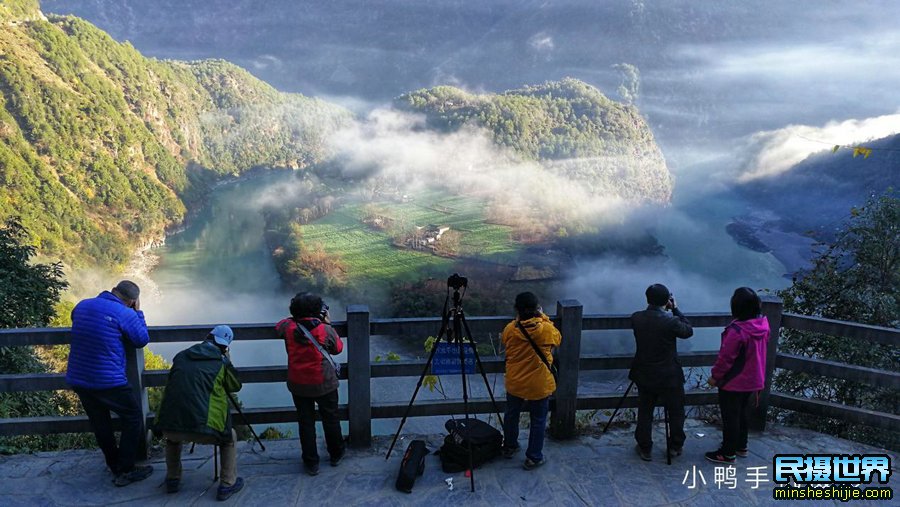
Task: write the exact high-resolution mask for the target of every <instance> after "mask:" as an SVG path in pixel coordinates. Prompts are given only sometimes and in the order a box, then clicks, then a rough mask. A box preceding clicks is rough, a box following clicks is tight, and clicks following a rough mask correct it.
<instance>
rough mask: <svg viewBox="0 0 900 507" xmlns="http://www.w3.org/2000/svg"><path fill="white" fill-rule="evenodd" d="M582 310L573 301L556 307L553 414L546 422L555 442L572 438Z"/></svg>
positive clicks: (576, 396)
mask: <svg viewBox="0 0 900 507" xmlns="http://www.w3.org/2000/svg"><path fill="white" fill-rule="evenodd" d="M583 310H584V309H583V307H582V306H581V303H579V302H578V301H577V300H575V299H565V300H562V301H558V302H557V303H556V317H557V318H558V319H559V331H560V333H561V334H562V343H561V344H560V346H559V351H558V352H557V357H556V360H557V362H558V365H557V366H558V368H559V380H558V381H557V385H556V411H555V412H553V414H552V416H551V418H550V431H551V433H552V434H553V436H554V437H555V438H571V437H573V436H575V415H576V414H575V411H576V403H577V402H578V363H579V361H580V360H581V327H582V313H583Z"/></svg>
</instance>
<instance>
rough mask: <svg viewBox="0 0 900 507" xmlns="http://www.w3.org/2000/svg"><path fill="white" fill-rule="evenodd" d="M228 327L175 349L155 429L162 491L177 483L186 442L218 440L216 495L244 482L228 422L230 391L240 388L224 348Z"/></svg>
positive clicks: (229, 332)
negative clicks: (162, 442) (161, 450)
mask: <svg viewBox="0 0 900 507" xmlns="http://www.w3.org/2000/svg"><path fill="white" fill-rule="evenodd" d="M233 339H234V333H233V332H232V330H231V328H230V327H228V326H225V325H220V326H216V327H215V328H213V330H212V331H210V333H209V335H207V337H206V340H204V341H203V342H201V343H198V344H196V345H194V346H192V347H190V348H188V349H185V350H182V351H181V352H179V353H178V354H177V355H176V356H175V359H173V360H172V368H171V369H170V370H169V377H168V379H167V380H166V390H165V391H164V394H163V399H162V403H160V407H159V413H158V414H157V415H156V428H157V430H160V431H162V433H163V436H164V437H165V438H166V492H168V493H175V492H177V491H178V490H179V489H180V488H181V472H182V469H181V450H182V444H183V443H184V442H196V443H199V444H212V445H218V446H219V448H220V449H221V455H222V476H221V479H220V481H219V489H218V491H217V492H216V498H217V499H218V500H228V498H230V497H231V495H233V494H235V493H237V492H238V491H240V490H241V488H243V487H244V479H243V478H241V477H238V476H237V452H236V450H235V442H236V441H237V434H236V433H235V431H234V428H233V427H232V423H231V410H230V408H229V403H233V400H229V398H231V393H236V392H238V391H240V390H241V382H240V380H238V378H237V371H236V370H235V369H234V366H233V365H232V364H231V357H230V356H229V354H228V347H229V345H231V341H232V340H233Z"/></svg>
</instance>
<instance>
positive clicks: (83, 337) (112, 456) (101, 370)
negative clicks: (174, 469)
mask: <svg viewBox="0 0 900 507" xmlns="http://www.w3.org/2000/svg"><path fill="white" fill-rule="evenodd" d="M140 295H141V290H140V288H139V287H138V286H137V284H135V283H134V282H131V281H129V280H123V281H121V282H119V284H118V285H116V287H115V288H113V289H112V290H111V291H104V292H103V293H101V294H100V295H99V296H97V297H95V298H91V299H85V300H83V301H81V302H79V303H78V304H77V305H75V309H74V310H72V345H71V350H70V352H69V365H68V368H67V371H66V382H68V383H69V385H71V386H72V389H73V390H74V391H75V393H76V394H77V395H78V398H79V399H81V405H82V406H83V407H84V412H85V413H86V414H87V416H88V419H89V420H90V422H91V428H92V429H93V430H94V436H95V437H96V438H97V445H98V446H99V447H100V449H101V450H102V451H103V456H104V457H105V458H106V465H107V466H108V467H109V469H110V471H112V473H113V474H114V475H115V476H116V478H115V480H114V482H115V484H116V486H126V485H128V484H131V483H132V482H136V481H141V480H144V479H146V478H147V477H149V476H150V474H151V473H153V467H152V466H149V465H147V466H135V464H134V462H135V457H136V455H137V448H138V445H139V443H140V440H141V436H142V435H143V432H144V421H143V412H142V410H141V405H140V403H139V402H138V399H137V397H136V396H135V393H134V392H133V391H132V389H131V386H130V385H129V384H128V379H127V378H126V377H125V347H126V344H127V346H133V347H137V348H142V347H144V346H145V345H147V343H148V342H149V341H150V336H149V334H148V333H147V323H146V322H145V321H144V313H143V312H142V311H141V301H140ZM110 412H115V413H116V414H117V415H118V416H119V419H120V421H121V423H122V436H121V438H120V439H119V440H120V442H119V445H118V446H117V445H116V439H115V436H114V435H113V430H112V418H111V416H110Z"/></svg>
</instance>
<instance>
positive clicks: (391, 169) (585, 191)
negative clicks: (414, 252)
mask: <svg viewBox="0 0 900 507" xmlns="http://www.w3.org/2000/svg"><path fill="white" fill-rule="evenodd" d="M331 150H332V151H333V152H334V153H336V156H337V160H338V161H339V163H340V165H341V166H342V167H343V171H344V174H345V176H348V177H354V178H363V179H365V178H370V177H381V178H386V179H388V180H390V181H391V182H393V183H394V184H397V185H399V186H400V187H401V188H403V189H405V191H407V192H415V191H421V190H424V189H430V188H437V189H445V190H450V191H452V192H454V193H460V194H464V195H471V196H475V197H480V198H485V199H487V200H489V201H490V202H493V203H496V204H500V205H502V206H504V207H505V208H510V207H511V208H521V209H527V210H533V211H539V212H540V213H544V214H550V215H552V216H553V217H555V218H559V219H561V220H581V221H585V220H586V221H592V222H604V221H606V220H609V219H611V218H614V219H615V220H617V221H618V220H619V219H620V218H621V216H622V210H624V209H628V208H630V207H631V205H632V204H633V203H630V202H629V201H627V200H625V199H623V198H622V197H620V196H618V195H617V194H616V193H615V191H614V190H613V189H611V188H604V187H602V186H601V185H595V186H594V187H593V188H591V187H590V186H589V184H588V182H586V181H579V180H577V179H573V178H571V177H569V176H567V175H566V173H567V172H569V171H570V170H571V168H572V165H573V164H578V163H580V162H589V163H595V164H605V165H607V166H616V165H617V164H618V165H619V166H622V165H625V164H631V165H633V164H635V163H638V164H640V163H642V162H641V161H639V160H638V161H634V160H631V159H630V158H629V159H628V160H624V159H621V160H620V158H616V157H606V158H604V159H603V160H600V159H591V160H566V161H554V162H553V163H548V164H544V165H542V164H539V163H537V162H531V161H525V160H522V159H521V158H520V157H519V156H518V155H517V154H515V153H514V152H512V151H511V150H508V149H504V148H501V147H498V146H497V145H496V144H494V142H493V140H492V139H491V138H490V135H489V133H488V132H487V131H485V130H483V129H480V128H476V127H472V126H464V127H462V128H460V129H459V130H457V131H455V132H451V133H443V132H438V131H435V130H432V129H429V128H427V126H426V124H425V119H424V117H422V116H419V115H413V114H408V113H403V112H399V111H396V110H389V109H376V110H375V111H373V112H372V113H371V114H370V115H369V116H368V118H366V119H365V121H360V122H356V123H354V124H353V125H352V126H351V127H349V128H347V129H344V130H342V131H339V132H338V133H337V134H336V135H334V136H333V137H332V141H331ZM594 179H595V180H596V178H594Z"/></svg>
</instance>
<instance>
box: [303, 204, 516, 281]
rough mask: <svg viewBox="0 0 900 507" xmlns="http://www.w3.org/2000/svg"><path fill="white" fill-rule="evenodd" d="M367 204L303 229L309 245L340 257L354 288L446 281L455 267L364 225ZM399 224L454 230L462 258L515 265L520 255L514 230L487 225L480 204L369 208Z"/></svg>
mask: <svg viewBox="0 0 900 507" xmlns="http://www.w3.org/2000/svg"><path fill="white" fill-rule="evenodd" d="M365 206H367V205H365V204H360V203H351V204H346V205H344V206H341V207H339V208H338V209H336V210H335V211H332V212H331V213H329V214H328V215H326V216H324V217H322V218H320V219H318V220H315V221H313V222H311V223H309V224H306V225H304V226H303V227H302V230H303V239H304V242H307V243H308V244H315V243H321V244H322V245H323V246H324V248H325V250H326V252H328V253H330V254H334V255H336V256H338V257H340V259H341V261H342V262H343V264H344V265H345V266H346V268H347V275H348V278H349V279H350V280H351V284H356V283H360V282H364V283H376V284H386V283H389V282H394V281H415V280H419V279H421V278H422V277H423V276H429V275H431V274H432V273H434V274H436V275H437V276H446V273H448V272H449V271H450V270H451V269H452V266H453V264H454V263H455V261H454V260H453V259H448V258H445V257H440V256H437V255H434V254H432V253H430V252H426V251H415V250H408V249H403V248H399V247H397V246H394V245H393V244H392V240H391V237H390V236H389V235H388V234H387V233H386V232H384V231H379V230H376V229H374V228H373V227H371V226H369V225H367V224H366V223H364V222H363V218H364V216H365V209H364V208H365ZM369 206H374V207H376V208H377V209H378V210H379V213H380V214H382V215H383V216H385V217H388V218H390V219H391V220H394V221H395V222H397V223H404V224H408V225H416V226H425V225H429V224H436V225H443V226H449V227H450V228H451V230H453V231H456V232H458V233H459V234H460V236H459V254H460V255H461V256H465V257H474V258H478V259H480V260H484V261H489V262H495V263H503V264H514V263H515V262H516V259H517V257H518V254H519V252H520V251H521V247H520V245H518V244H517V243H515V242H514V241H513V240H512V239H511V238H510V233H511V231H512V229H511V228H510V227H508V226H505V225H497V224H489V223H486V222H485V221H484V206H485V203H484V202H483V201H480V200H478V199H474V198H470V197H461V196H446V195H444V194H440V193H437V192H433V193H426V194H423V195H421V196H419V197H417V198H416V199H414V200H412V201H409V202H394V201H382V202H374V203H371V204H369Z"/></svg>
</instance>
